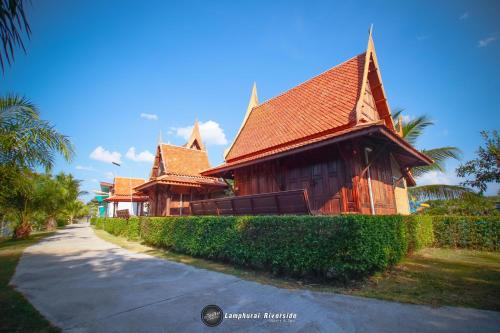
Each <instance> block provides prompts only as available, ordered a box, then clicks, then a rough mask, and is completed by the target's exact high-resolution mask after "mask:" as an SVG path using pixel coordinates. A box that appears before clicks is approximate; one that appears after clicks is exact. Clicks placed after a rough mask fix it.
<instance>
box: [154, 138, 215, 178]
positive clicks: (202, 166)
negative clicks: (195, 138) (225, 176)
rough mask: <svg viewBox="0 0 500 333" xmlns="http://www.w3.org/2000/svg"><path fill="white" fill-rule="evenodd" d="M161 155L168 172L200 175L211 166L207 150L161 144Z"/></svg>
mask: <svg viewBox="0 0 500 333" xmlns="http://www.w3.org/2000/svg"><path fill="white" fill-rule="evenodd" d="M160 149H161V156H162V159H163V163H164V168H165V171H166V172H167V173H174V174H181V175H191V176H199V175H200V172H201V171H203V170H206V169H208V168H210V163H209V162H208V154H207V152H206V150H197V149H190V148H186V147H179V146H173V145H169V144H164V143H162V144H160Z"/></svg>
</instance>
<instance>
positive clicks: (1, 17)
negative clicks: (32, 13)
mask: <svg viewBox="0 0 500 333" xmlns="http://www.w3.org/2000/svg"><path fill="white" fill-rule="evenodd" d="M24 34H26V35H27V36H28V37H29V36H30V35H31V29H30V26H29V24H28V20H27V19H26V14H25V12H24V5H23V1H22V0H0V38H1V39H2V46H3V48H1V49H0V67H1V68H2V71H4V69H5V62H7V64H9V65H10V64H11V63H12V61H13V60H14V50H15V48H16V47H21V49H22V50H23V51H24V52H26V49H25V47H24V42H23V35H24Z"/></svg>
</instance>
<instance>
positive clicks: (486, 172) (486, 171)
mask: <svg viewBox="0 0 500 333" xmlns="http://www.w3.org/2000/svg"><path fill="white" fill-rule="evenodd" d="M481 136H482V137H483V139H484V141H485V147H481V146H480V147H479V149H478V150H477V151H476V154H477V158H476V159H473V160H471V161H468V162H466V163H465V164H461V165H460V166H459V167H458V168H457V175H458V176H459V177H461V178H465V177H467V176H473V177H474V179H471V180H466V181H464V182H463V183H462V185H464V186H470V187H473V188H477V189H478V190H479V193H480V194H483V192H484V191H486V188H487V186H488V185H487V183H492V182H495V183H498V182H500V137H499V136H498V132H497V131H496V130H494V131H492V132H491V137H490V133H488V132H487V131H482V132H481Z"/></svg>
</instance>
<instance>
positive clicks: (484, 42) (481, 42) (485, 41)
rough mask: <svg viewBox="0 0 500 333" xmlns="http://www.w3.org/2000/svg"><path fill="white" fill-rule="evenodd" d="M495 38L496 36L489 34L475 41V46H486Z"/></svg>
mask: <svg viewBox="0 0 500 333" xmlns="http://www.w3.org/2000/svg"><path fill="white" fill-rule="evenodd" d="M496 39H497V37H496V36H489V37H486V38H483V39H480V40H479V42H477V46H478V47H486V46H488V45H489V44H490V43H492V42H494V41H495V40H496Z"/></svg>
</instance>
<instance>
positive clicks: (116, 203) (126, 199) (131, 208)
mask: <svg viewBox="0 0 500 333" xmlns="http://www.w3.org/2000/svg"><path fill="white" fill-rule="evenodd" d="M145 182H146V180H145V179H142V178H127V177H115V178H114V181H113V184H110V185H111V186H109V187H108V188H109V191H110V192H109V197H108V198H106V199H104V201H105V202H107V203H108V205H107V216H108V217H116V216H117V212H118V211H124V210H128V215H131V216H134V215H135V216H142V215H144V213H145V207H144V203H145V202H147V201H148V197H147V196H144V195H142V194H141V193H139V192H137V191H136V190H134V187H136V186H139V185H141V184H144V183H145Z"/></svg>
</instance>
